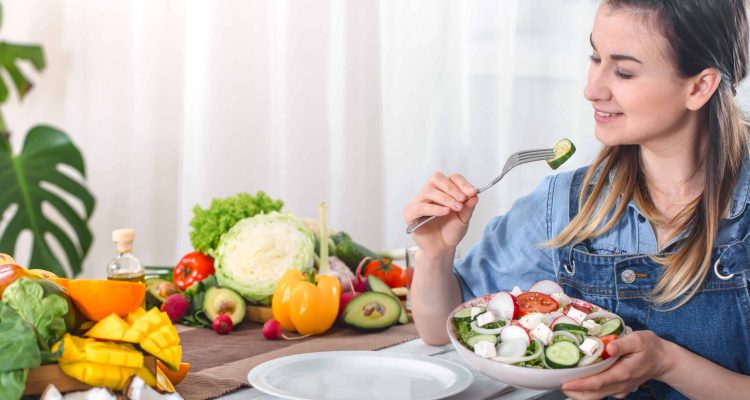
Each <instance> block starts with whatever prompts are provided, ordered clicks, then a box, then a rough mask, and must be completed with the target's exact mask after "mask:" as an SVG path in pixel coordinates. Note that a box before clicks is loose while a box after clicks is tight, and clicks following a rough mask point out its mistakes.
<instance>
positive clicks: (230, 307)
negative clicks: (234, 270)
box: [203, 286, 247, 326]
mask: <svg viewBox="0 0 750 400" xmlns="http://www.w3.org/2000/svg"><path fill="white" fill-rule="evenodd" d="M203 310H204V311H205V312H206V316H207V317H208V319H209V320H211V321H213V320H215V319H216V317H218V316H219V315H228V316H229V318H231V319H232V325H233V326H237V325H238V324H239V323H240V322H242V320H243V319H245V313H246V312H247V305H246V304H245V299H243V298H242V296H240V295H239V294H238V293H237V292H235V291H234V290H232V289H229V288H223V287H218V286H214V287H212V288H209V289H208V290H207V291H206V297H205V299H204V300H203Z"/></svg>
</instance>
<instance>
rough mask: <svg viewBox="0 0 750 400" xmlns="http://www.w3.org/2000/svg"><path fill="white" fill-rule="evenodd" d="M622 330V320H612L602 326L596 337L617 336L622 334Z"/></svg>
mask: <svg viewBox="0 0 750 400" xmlns="http://www.w3.org/2000/svg"><path fill="white" fill-rule="evenodd" d="M623 329H624V327H623V326H622V320H621V319H619V318H613V319H610V320H609V321H607V322H605V323H603V324H602V327H601V329H599V334H598V335H597V336H607V335H619V334H621V333H622V331H623Z"/></svg>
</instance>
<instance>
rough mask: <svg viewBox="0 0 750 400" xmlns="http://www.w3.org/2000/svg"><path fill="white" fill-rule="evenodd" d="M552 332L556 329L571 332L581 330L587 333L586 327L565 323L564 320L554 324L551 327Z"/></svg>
mask: <svg viewBox="0 0 750 400" xmlns="http://www.w3.org/2000/svg"><path fill="white" fill-rule="evenodd" d="M552 331H553V332H557V331H572V332H581V333H584V334H586V333H588V329H586V328H584V327H582V326H580V325H573V324H567V323H565V322H561V323H559V324H556V325H555V326H554V327H552Z"/></svg>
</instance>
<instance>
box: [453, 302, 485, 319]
mask: <svg viewBox="0 0 750 400" xmlns="http://www.w3.org/2000/svg"><path fill="white" fill-rule="evenodd" d="M479 309H480V310H481V312H480V314H481V313H483V312H485V308H484V307H482V306H480V307H479ZM453 320H454V321H456V322H459V321H467V322H471V321H473V320H474V318H472V317H471V307H469V308H464V309H461V310H458V311H456V313H455V314H453Z"/></svg>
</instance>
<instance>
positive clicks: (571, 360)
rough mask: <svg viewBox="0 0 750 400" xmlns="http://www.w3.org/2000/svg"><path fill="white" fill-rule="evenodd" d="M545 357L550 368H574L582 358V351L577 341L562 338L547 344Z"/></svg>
mask: <svg viewBox="0 0 750 400" xmlns="http://www.w3.org/2000/svg"><path fill="white" fill-rule="evenodd" d="M544 357H545V359H546V361H547V365H549V367H550V368H573V367H575V366H576V365H578V361H580V360H581V351H580V350H579V349H578V346H576V345H575V343H572V342H568V341H565V340H561V341H559V342H555V343H552V344H551V345H549V346H547V348H546V349H544Z"/></svg>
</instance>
